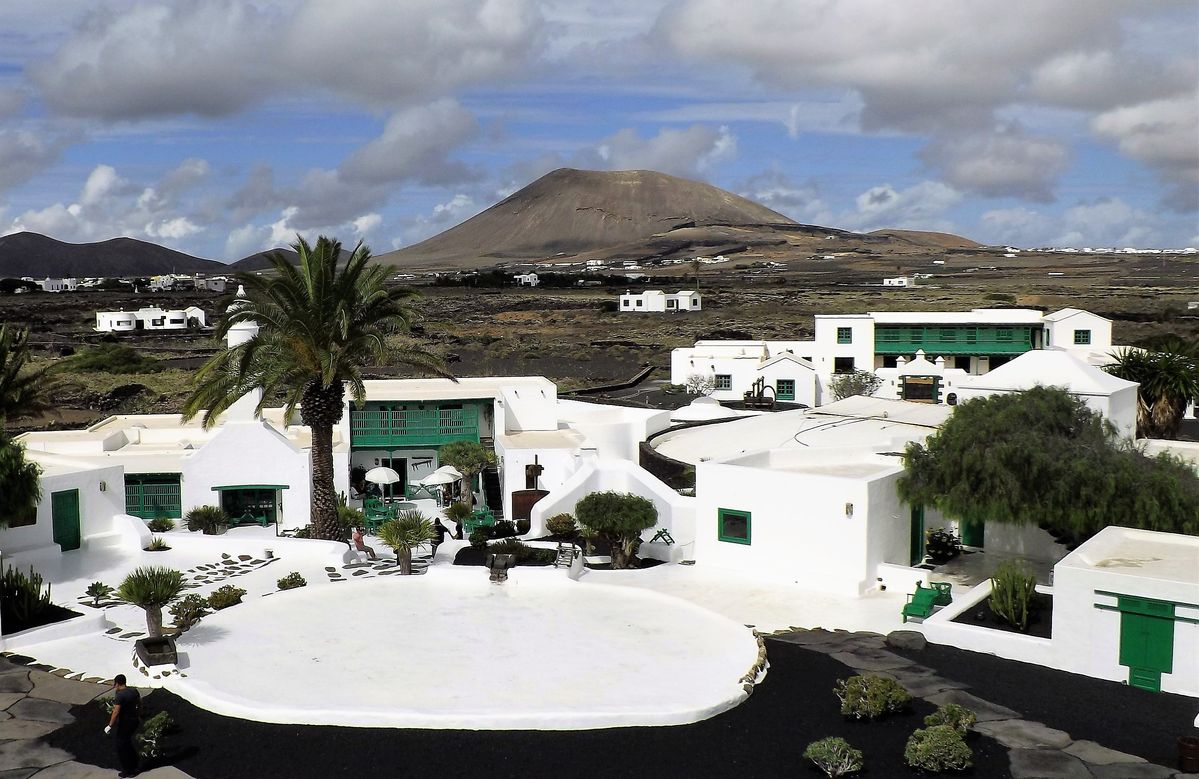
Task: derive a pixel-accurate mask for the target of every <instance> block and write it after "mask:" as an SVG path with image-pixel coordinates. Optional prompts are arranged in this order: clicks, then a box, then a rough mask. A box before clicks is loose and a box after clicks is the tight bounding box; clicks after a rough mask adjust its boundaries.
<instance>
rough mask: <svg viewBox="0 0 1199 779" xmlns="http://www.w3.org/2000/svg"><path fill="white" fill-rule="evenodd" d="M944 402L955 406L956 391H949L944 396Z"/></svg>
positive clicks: (956, 400) (956, 402) (956, 399)
mask: <svg viewBox="0 0 1199 779" xmlns="http://www.w3.org/2000/svg"><path fill="white" fill-rule="evenodd" d="M945 402H946V403H948V404H949V405H951V406H956V405H957V404H958V394H957V393H956V392H951V393H949V394H948V395H946V396H945Z"/></svg>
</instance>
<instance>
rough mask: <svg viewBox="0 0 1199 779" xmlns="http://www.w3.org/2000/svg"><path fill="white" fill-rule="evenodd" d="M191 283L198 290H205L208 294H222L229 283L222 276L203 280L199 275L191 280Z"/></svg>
mask: <svg viewBox="0 0 1199 779" xmlns="http://www.w3.org/2000/svg"><path fill="white" fill-rule="evenodd" d="M193 283H194V284H195V286H196V289H198V290H207V291H208V292H224V291H225V287H226V286H227V285H228V283H229V279H227V278H225V277H224V276H212V277H210V278H204V277H202V276H200V275H199V274H196V276H195V277H194V278H193Z"/></svg>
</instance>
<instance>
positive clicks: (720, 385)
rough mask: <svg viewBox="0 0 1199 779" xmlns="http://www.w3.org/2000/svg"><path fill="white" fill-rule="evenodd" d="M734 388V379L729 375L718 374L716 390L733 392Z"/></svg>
mask: <svg viewBox="0 0 1199 779" xmlns="http://www.w3.org/2000/svg"><path fill="white" fill-rule="evenodd" d="M732 388H733V377H732V375H731V374H728V373H718V374H716V389H718V390H731V389H732Z"/></svg>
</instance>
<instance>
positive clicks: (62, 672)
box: [50, 668, 71, 679]
mask: <svg viewBox="0 0 1199 779" xmlns="http://www.w3.org/2000/svg"><path fill="white" fill-rule="evenodd" d="M50 673H52V674H54V675H55V676H61V677H62V678H64V679H65V678H67V677H68V676H70V675H71V670H70V669H69V668H55V669H54V670H53V671H51V672H50Z"/></svg>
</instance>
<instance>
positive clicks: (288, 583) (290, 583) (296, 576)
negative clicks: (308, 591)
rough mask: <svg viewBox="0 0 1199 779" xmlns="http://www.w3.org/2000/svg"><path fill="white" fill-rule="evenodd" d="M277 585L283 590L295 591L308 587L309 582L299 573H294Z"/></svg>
mask: <svg viewBox="0 0 1199 779" xmlns="http://www.w3.org/2000/svg"><path fill="white" fill-rule="evenodd" d="M275 584H278V585H279V589H281V590H294V589H295V588H296V587H306V586H308V582H307V580H305V579H304V577H303V576H301V575H300V572H299V571H292V572H291V573H289V574H288V575H287V576H284V577H283V578H282V579H280V580H279V581H277V582H275Z"/></svg>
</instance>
